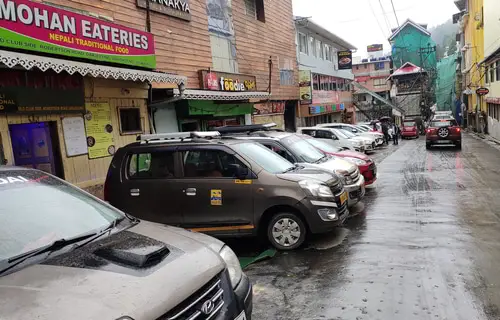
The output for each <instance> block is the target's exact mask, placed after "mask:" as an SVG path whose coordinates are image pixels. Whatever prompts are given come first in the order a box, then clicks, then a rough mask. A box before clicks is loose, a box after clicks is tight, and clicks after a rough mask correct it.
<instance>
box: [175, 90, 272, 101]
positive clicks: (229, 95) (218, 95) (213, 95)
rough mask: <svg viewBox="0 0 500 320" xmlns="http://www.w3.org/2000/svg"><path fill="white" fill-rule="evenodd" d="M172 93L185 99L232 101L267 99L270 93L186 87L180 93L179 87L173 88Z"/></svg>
mask: <svg viewBox="0 0 500 320" xmlns="http://www.w3.org/2000/svg"><path fill="white" fill-rule="evenodd" d="M174 95H175V96H177V97H179V98H181V99H186V100H214V101H234V100H248V99H269V98H270V96H271V95H270V94H269V92H266V91H257V92H252V91H243V92H226V91H210V90H196V89H186V90H184V92H183V94H182V95H180V92H179V89H174Z"/></svg>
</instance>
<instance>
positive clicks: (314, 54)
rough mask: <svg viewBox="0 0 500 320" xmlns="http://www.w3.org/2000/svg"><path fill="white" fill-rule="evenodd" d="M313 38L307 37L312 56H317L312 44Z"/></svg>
mask: <svg viewBox="0 0 500 320" xmlns="http://www.w3.org/2000/svg"><path fill="white" fill-rule="evenodd" d="M314 41H315V40H314V38H313V37H309V48H311V51H312V55H313V56H314V57H317V56H318V52H317V51H316V46H315V45H314Z"/></svg>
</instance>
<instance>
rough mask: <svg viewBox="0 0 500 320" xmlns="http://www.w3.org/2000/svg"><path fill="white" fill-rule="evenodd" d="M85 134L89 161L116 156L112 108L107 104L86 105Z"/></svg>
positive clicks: (92, 103)
mask: <svg viewBox="0 0 500 320" xmlns="http://www.w3.org/2000/svg"><path fill="white" fill-rule="evenodd" d="M85 110H86V113H85V132H86V134H87V148H88V151H89V159H96V158H102V157H109V156H112V155H113V154H115V151H116V148H115V145H114V140H113V126H112V125H111V108H110V107H109V103H107V102H89V103H85Z"/></svg>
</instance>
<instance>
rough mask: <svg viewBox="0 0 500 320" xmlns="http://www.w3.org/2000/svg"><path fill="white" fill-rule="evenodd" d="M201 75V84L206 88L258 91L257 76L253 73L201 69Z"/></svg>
mask: <svg viewBox="0 0 500 320" xmlns="http://www.w3.org/2000/svg"><path fill="white" fill-rule="evenodd" d="M199 77H200V85H201V87H202V88H203V89H205V90H213V91H230V92H244V91H257V78H256V77H255V76H251V75H246V74H236V73H227V72H219V71H209V70H200V71H199Z"/></svg>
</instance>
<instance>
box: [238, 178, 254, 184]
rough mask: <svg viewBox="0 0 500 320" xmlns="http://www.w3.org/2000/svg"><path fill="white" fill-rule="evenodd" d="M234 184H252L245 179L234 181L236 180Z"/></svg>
mask: <svg viewBox="0 0 500 320" xmlns="http://www.w3.org/2000/svg"><path fill="white" fill-rule="evenodd" d="M234 183H236V184H252V180H250V179H246V180H240V179H236V180H234Z"/></svg>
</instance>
